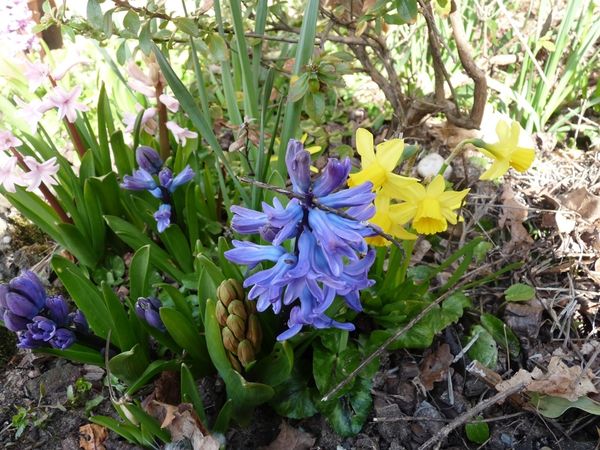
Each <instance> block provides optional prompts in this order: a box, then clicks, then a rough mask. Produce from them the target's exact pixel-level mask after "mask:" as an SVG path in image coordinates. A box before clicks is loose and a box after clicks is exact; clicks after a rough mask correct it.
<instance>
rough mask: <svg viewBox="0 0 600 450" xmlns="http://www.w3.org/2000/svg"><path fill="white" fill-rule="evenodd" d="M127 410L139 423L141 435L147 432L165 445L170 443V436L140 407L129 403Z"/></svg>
mask: <svg viewBox="0 0 600 450" xmlns="http://www.w3.org/2000/svg"><path fill="white" fill-rule="evenodd" d="M127 409H128V410H129V412H130V413H131V414H132V415H133V417H135V418H136V419H137V421H138V422H139V423H140V427H141V429H142V434H143V433H144V432H149V433H150V434H151V435H152V436H156V437H157V438H158V439H160V440H161V441H162V442H164V443H165V444H166V443H168V442H171V434H170V433H169V432H168V431H167V430H165V429H164V428H161V427H160V424H159V423H158V421H157V420H156V419H155V418H154V417H152V416H151V415H150V414H148V413H147V412H146V411H144V410H143V409H142V408H141V407H140V406H138V405H136V404H134V403H131V404H129V405H127Z"/></svg>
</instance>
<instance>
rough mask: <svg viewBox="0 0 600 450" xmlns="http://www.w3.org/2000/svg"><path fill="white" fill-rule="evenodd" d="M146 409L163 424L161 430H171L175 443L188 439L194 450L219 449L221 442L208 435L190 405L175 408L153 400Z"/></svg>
mask: <svg viewBox="0 0 600 450" xmlns="http://www.w3.org/2000/svg"><path fill="white" fill-rule="evenodd" d="M145 408H146V411H147V412H148V414H150V415H151V416H152V417H154V418H155V419H157V420H158V421H159V422H161V425H160V427H161V428H165V429H167V430H169V432H170V433H171V439H172V441H173V442H177V441H180V440H182V439H184V438H187V439H189V440H190V442H191V443H192V448H193V450H218V449H219V446H220V444H219V441H217V440H216V439H215V438H214V437H213V436H211V435H210V434H208V431H207V429H206V427H205V426H204V424H203V423H202V422H201V421H200V418H199V417H198V415H197V414H196V412H195V411H194V408H193V407H192V405H191V404H190V403H181V404H180V405H179V406H175V405H169V404H167V403H161V402H158V401H156V400H152V401H151V402H149V403H148V404H147V405H146V407H145Z"/></svg>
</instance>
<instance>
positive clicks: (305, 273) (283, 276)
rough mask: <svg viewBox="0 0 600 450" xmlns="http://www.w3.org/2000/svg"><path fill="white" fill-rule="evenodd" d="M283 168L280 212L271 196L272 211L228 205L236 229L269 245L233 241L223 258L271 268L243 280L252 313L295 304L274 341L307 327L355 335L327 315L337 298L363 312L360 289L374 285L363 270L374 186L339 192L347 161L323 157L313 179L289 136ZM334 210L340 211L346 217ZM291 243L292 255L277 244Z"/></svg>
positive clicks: (368, 254)
mask: <svg viewBox="0 0 600 450" xmlns="http://www.w3.org/2000/svg"><path fill="white" fill-rule="evenodd" d="M286 165H287V169H288V173H289V176H290V179H291V182H292V187H293V193H291V194H290V196H291V197H292V198H291V200H290V201H289V202H288V204H287V205H286V206H285V207H284V206H283V205H282V204H281V202H280V201H279V200H277V199H275V200H274V201H273V206H271V205H268V204H266V203H263V205H262V211H254V210H251V209H247V208H244V207H241V206H234V207H232V211H233V212H234V214H235V215H234V218H233V221H232V227H233V229H234V230H235V231H237V232H238V233H241V234H255V233H258V234H260V236H261V237H262V238H263V239H264V240H266V241H268V242H270V243H271V245H259V244H254V243H252V242H245V241H238V240H234V241H233V245H234V246H235V247H236V248H234V249H232V250H229V251H227V252H226V253H225V256H226V257H227V258H228V259H229V260H230V261H233V262H235V263H237V264H244V265H247V266H248V268H249V269H252V268H254V267H256V266H257V265H258V264H260V263H261V262H272V263H274V265H273V266H272V267H270V268H267V269H264V270H260V271H258V272H256V273H254V274H252V275H250V276H249V277H248V278H246V280H245V281H244V287H249V286H252V288H251V289H250V291H249V293H248V299H250V300H256V302H257V303H256V307H257V310H258V311H265V310H266V309H268V308H269V307H270V308H272V309H273V312H275V313H276V314H277V313H279V312H281V310H282V307H283V305H286V306H287V305H292V304H295V303H296V302H297V301H299V304H295V305H294V306H293V308H292V309H291V311H290V316H289V320H288V322H287V324H288V327H289V329H288V330H286V331H284V332H283V333H281V334H280V335H279V336H278V337H277V339H278V340H285V339H289V338H290V337H292V336H294V335H295V334H297V333H298V332H299V331H300V330H301V329H302V327H303V326H305V325H310V326H313V327H315V328H331V327H335V328H340V329H345V330H353V329H354V325H352V324H351V323H341V322H338V321H336V320H334V319H332V318H331V317H329V316H328V315H327V314H326V311H327V310H328V309H329V308H330V306H331V305H332V304H333V301H334V299H335V298H336V296H340V297H342V298H343V299H344V301H345V304H346V305H347V306H348V307H349V308H351V309H353V310H354V311H361V310H362V307H361V304H360V299H359V291H360V290H361V289H364V288H366V287H369V286H371V285H372V284H373V282H372V280H369V279H368V272H369V269H370V267H371V265H372V263H373V261H374V257H375V254H374V252H373V251H372V250H369V248H368V246H367V243H366V242H365V237H367V236H370V235H372V234H373V231H372V229H370V228H369V227H368V226H367V225H366V224H365V223H364V221H366V220H367V219H369V218H371V217H372V216H373V213H374V208H373V206H372V205H371V202H372V201H373V198H374V194H373V193H372V192H371V190H372V187H373V185H372V184H371V183H370V182H367V183H363V184H361V185H360V186H356V187H353V188H350V189H340V188H341V187H342V186H343V185H344V184H345V182H346V179H347V177H348V173H349V172H350V168H351V164H350V160H349V159H347V158H346V159H345V160H343V161H339V160H337V159H333V158H332V159H329V162H328V163H327V166H326V167H325V168H324V169H323V171H322V173H321V174H320V175H319V176H318V177H317V178H316V179H315V180H314V181H313V180H312V179H311V172H310V154H309V153H308V152H307V151H306V150H305V149H304V146H303V145H302V143H301V142H299V141H296V140H294V139H292V140H290V142H289V144H288V148H287V154H286ZM332 210H337V211H342V212H343V215H344V217H342V216H341V215H339V214H336V213H335V212H333V211H332ZM290 239H293V240H294V243H293V250H292V251H289V250H287V249H286V247H284V246H283V245H282V244H284V242H285V241H287V240H290Z"/></svg>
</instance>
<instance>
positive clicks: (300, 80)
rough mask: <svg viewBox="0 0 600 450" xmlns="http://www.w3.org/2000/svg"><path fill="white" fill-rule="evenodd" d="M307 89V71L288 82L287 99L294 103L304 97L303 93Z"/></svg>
mask: <svg viewBox="0 0 600 450" xmlns="http://www.w3.org/2000/svg"><path fill="white" fill-rule="evenodd" d="M307 91H308V73H303V74H302V75H300V76H299V77H297V78H296V79H293V80H292V81H291V82H290V92H289V94H288V101H289V102H291V103H295V102H297V101H298V100H300V99H301V98H302V97H304V94H306V92H307Z"/></svg>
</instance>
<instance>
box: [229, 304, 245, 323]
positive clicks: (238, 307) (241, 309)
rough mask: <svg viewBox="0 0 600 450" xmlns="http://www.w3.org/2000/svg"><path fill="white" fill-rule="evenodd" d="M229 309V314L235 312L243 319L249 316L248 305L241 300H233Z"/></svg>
mask: <svg viewBox="0 0 600 450" xmlns="http://www.w3.org/2000/svg"><path fill="white" fill-rule="evenodd" d="M227 311H228V312H229V314H234V315H236V316H239V317H241V318H242V319H243V320H246V318H247V317H248V313H247V312H246V307H245V306H244V304H243V303H242V302H241V301H239V300H234V301H232V302H231V303H230V304H229V306H228V307H227Z"/></svg>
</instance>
